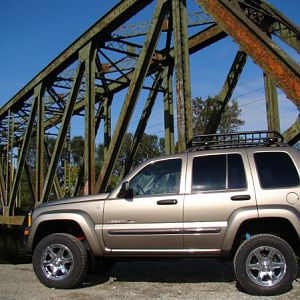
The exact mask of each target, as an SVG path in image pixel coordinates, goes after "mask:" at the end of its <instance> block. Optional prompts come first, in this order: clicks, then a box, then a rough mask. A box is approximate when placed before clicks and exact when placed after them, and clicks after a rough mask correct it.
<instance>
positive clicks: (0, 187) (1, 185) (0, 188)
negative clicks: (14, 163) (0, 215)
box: [0, 159, 7, 210]
mask: <svg viewBox="0 0 300 300" xmlns="http://www.w3.org/2000/svg"><path fill="white" fill-rule="evenodd" d="M5 192H6V186H5V180H4V176H3V167H2V162H1V159H0V197H1V204H2V209H3V210H4V207H5V206H7V198H6V193H5Z"/></svg>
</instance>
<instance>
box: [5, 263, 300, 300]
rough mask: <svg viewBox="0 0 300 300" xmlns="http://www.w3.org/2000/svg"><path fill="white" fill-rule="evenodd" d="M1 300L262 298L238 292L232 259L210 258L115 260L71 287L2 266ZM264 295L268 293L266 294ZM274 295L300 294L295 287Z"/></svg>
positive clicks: (26, 269) (21, 267) (25, 267)
mask: <svg viewBox="0 0 300 300" xmlns="http://www.w3.org/2000/svg"><path fill="white" fill-rule="evenodd" d="M0 291H1V293H0V299H5V300H8V299H43V298H44V299H60V300H61V299H84V300H85V299H255V298H257V299H258V298H259V299H263V297H253V296H250V295H247V294H246V293H244V292H243V291H241V289H240V287H239V286H238V285H237V284H236V281H235V278H234V273H233V269H232V265H231V263H220V262H218V261H216V260H213V259H206V260H204V259H201V260H179V261H135V262H119V263H116V264H115V265H114V267H113V268H112V269H111V270H110V271H109V272H108V273H107V274H106V275H97V274H93V275H91V274H90V275H88V277H87V278H86V280H85V282H84V283H83V285H82V286H81V287H79V288H77V289H72V290H56V289H49V288H47V287H45V286H43V285H42V284H41V283H40V282H39V281H38V280H37V278H36V277H35V275H34V273H33V270H32V265H31V264H30V263H26V264H23V263H22V264H12V263H5V264H1V265H0ZM265 299H267V298H265ZM272 299H300V276H298V280H297V281H295V282H294V286H293V289H292V290H291V291H290V292H289V293H286V294H284V295H281V296H277V297H272Z"/></svg>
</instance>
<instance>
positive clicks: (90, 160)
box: [81, 43, 97, 195]
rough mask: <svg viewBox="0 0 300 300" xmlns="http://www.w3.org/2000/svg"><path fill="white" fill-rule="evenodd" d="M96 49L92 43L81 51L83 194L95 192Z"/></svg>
mask: <svg viewBox="0 0 300 300" xmlns="http://www.w3.org/2000/svg"><path fill="white" fill-rule="evenodd" d="M96 55H97V53H96V49H95V47H94V45H93V44H92V43H90V44H88V45H87V46H86V47H85V48H84V49H83V51H82V57H81V60H82V61H85V135H84V139H85V143H84V194H85V195H92V194H94V193H95V137H96V135H95V74H96V61H95V60H96Z"/></svg>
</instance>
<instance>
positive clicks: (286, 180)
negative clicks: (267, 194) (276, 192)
mask: <svg viewBox="0 0 300 300" xmlns="http://www.w3.org/2000/svg"><path fill="white" fill-rule="evenodd" d="M254 159H255V164H256V169H257V172H258V177H259V181H260V185H261V187H262V188H265V189H271V188H284V187H292V186H297V185H299V175H298V172H297V169H296V167H295V165H294V163H293V161H292V159H291V158H290V156H289V155H288V154H287V153H284V152H268V153H267V152H262V153H255V154H254Z"/></svg>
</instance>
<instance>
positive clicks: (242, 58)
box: [205, 50, 247, 134]
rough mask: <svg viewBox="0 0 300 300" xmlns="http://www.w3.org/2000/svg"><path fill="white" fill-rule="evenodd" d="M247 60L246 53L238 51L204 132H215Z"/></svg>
mask: <svg viewBox="0 0 300 300" xmlns="http://www.w3.org/2000/svg"><path fill="white" fill-rule="evenodd" d="M246 61H247V54H246V53H245V52H244V51H240V50H239V51H238V52H237V54H236V56H235V59H234V61H233V64H232V66H231V68H230V70H229V73H228V75H227V78H226V81H225V83H224V85H223V88H222V91H221V93H220V94H219V98H218V107H217V108H215V109H214V110H213V112H212V114H211V117H210V119H209V122H208V124H207V127H206V129H205V133H206V134H209V133H216V132H217V129H218V127H219V125H220V122H221V118H222V114H223V112H224V111H225V108H226V106H227V105H228V102H229V101H230V99H231V97H232V94H233V92H234V89H235V87H236V85H237V83H238V80H239V78H240V75H241V73H242V71H243V69H244V66H245V64H246Z"/></svg>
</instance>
